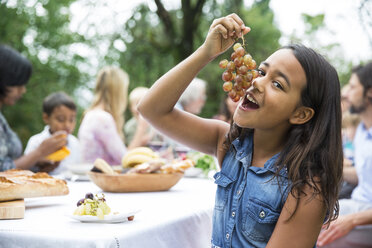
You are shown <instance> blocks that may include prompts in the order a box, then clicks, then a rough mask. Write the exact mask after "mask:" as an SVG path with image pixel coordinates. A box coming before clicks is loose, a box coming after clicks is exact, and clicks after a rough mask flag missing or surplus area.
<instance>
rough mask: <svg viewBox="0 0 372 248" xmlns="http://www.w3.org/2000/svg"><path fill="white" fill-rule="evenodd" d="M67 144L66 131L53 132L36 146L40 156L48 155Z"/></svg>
mask: <svg viewBox="0 0 372 248" xmlns="http://www.w3.org/2000/svg"><path fill="white" fill-rule="evenodd" d="M66 144H67V133H66V132H62V131H61V132H55V133H54V134H53V135H52V136H51V137H49V138H47V139H45V140H44V141H43V142H42V143H41V144H40V145H39V147H38V148H37V149H38V150H39V153H40V156H41V158H44V157H46V156H48V155H49V154H51V153H53V152H55V151H58V150H59V149H61V148H62V147H63V146H65V145H66Z"/></svg>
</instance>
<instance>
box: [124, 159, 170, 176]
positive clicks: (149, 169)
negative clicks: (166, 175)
mask: <svg viewBox="0 0 372 248" xmlns="http://www.w3.org/2000/svg"><path fill="white" fill-rule="evenodd" d="M164 164H165V161H164V160H163V159H157V160H152V161H149V162H145V163H142V164H139V165H136V166H135V167H133V168H131V169H129V170H128V171H127V173H129V174H130V173H154V172H157V171H159V170H160V168H161V167H162V166H163V165H164Z"/></svg>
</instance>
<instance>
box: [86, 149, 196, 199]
mask: <svg viewBox="0 0 372 248" xmlns="http://www.w3.org/2000/svg"><path fill="white" fill-rule="evenodd" d="M193 165H194V164H193V162H192V161H191V160H189V159H186V160H174V161H171V162H167V161H165V160H164V159H161V158H159V156H158V155H157V154H156V153H154V152H153V151H152V150H151V149H149V148H147V149H144V148H135V149H133V150H131V151H130V152H128V153H127V154H126V155H125V156H124V157H123V161H122V170H121V171H118V170H117V168H116V169H115V170H114V169H113V168H112V166H110V165H108V164H107V163H106V162H105V161H104V160H102V159H97V160H96V161H95V162H94V167H93V169H92V170H91V171H90V172H88V176H89V177H90V179H91V181H92V182H93V183H95V184H96V185H97V186H98V187H100V188H101V189H102V190H103V191H106V192H151V191H165V190H169V189H170V188H172V187H173V186H174V185H176V184H177V183H178V182H179V181H180V180H181V178H182V177H183V176H184V171H185V170H186V169H187V168H189V167H192V166H193Z"/></svg>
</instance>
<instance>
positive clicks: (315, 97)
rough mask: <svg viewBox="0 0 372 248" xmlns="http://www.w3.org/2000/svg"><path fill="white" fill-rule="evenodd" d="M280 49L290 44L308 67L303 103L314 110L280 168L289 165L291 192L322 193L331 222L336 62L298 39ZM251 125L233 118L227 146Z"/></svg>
mask: <svg viewBox="0 0 372 248" xmlns="http://www.w3.org/2000/svg"><path fill="white" fill-rule="evenodd" d="M282 49H291V50H292V51H293V54H294V56H295V57H296V59H297V60H298V61H299V63H300V64H301V66H302V68H303V69H304V71H305V73H306V82H307V83H306V87H305V88H304V89H303V91H302V93H301V103H302V105H303V106H307V107H310V108H312V109H313V110H314V111H315V114H314V116H313V118H312V119H311V120H309V121H308V122H307V123H305V124H302V125H292V127H291V128H290V130H289V132H288V136H287V137H288V139H287V142H286V144H285V146H284V149H283V150H282V151H281V153H280V156H279V158H278V160H277V165H278V166H279V167H278V173H279V171H280V170H282V169H283V168H284V167H286V168H287V170H288V179H289V180H290V181H291V183H292V188H291V194H292V195H293V196H295V197H296V198H297V199H299V198H300V196H301V195H302V194H304V188H305V186H308V187H310V188H312V189H313V195H312V197H315V196H316V195H319V194H320V195H321V196H322V199H323V201H324V204H325V207H326V210H327V219H326V223H329V222H330V221H332V220H334V219H336V218H337V216H338V213H339V205H338V200H337V199H338V190H339V184H340V182H341V178H342V163H343V153H342V141H341V102H340V101H341V97H340V82H339V79H338V75H337V72H336V70H335V69H334V67H333V66H332V65H330V64H329V63H328V62H327V61H326V60H325V59H324V58H323V57H322V56H321V55H320V54H318V53H316V52H315V51H314V50H312V49H310V48H307V47H305V46H303V45H299V44H293V45H289V46H285V47H283V48H282ZM252 131H253V130H249V129H243V128H240V127H238V126H237V125H236V124H232V125H231V128H230V132H229V133H228V135H227V137H226V141H225V143H224V149H225V150H226V149H228V147H229V146H230V145H231V142H232V141H233V140H234V139H235V138H237V137H241V136H245V135H246V133H247V132H252ZM278 173H277V174H276V177H278ZM298 204H299V201H297V206H298ZM297 206H296V209H295V211H296V210H297ZM293 214H294V213H292V216H293Z"/></svg>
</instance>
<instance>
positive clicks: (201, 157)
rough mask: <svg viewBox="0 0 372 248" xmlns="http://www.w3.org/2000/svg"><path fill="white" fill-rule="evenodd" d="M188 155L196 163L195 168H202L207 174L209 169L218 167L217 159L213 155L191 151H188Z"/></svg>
mask: <svg viewBox="0 0 372 248" xmlns="http://www.w3.org/2000/svg"><path fill="white" fill-rule="evenodd" d="M186 157H187V158H188V159H191V160H192V161H193V162H194V163H195V168H200V169H202V170H203V172H204V174H205V175H207V174H208V172H209V171H211V170H216V169H217V167H216V163H215V159H214V158H213V157H212V156H211V155H208V154H205V153H202V152H196V151H191V152H188V153H187V155H186Z"/></svg>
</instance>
